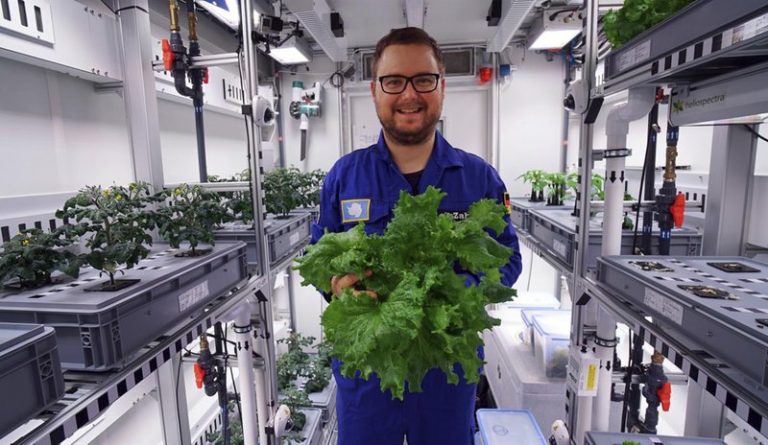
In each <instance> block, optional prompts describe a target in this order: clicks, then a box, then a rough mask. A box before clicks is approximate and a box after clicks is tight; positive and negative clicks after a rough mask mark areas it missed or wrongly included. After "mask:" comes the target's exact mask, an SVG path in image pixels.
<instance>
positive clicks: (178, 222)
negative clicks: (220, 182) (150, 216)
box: [156, 184, 232, 256]
mask: <svg viewBox="0 0 768 445" xmlns="http://www.w3.org/2000/svg"><path fill="white" fill-rule="evenodd" d="M156 196H157V197H158V199H161V200H165V199H167V204H168V205H167V206H165V207H163V208H161V209H159V210H158V211H157V215H158V227H159V229H160V235H162V237H163V238H165V239H166V240H167V241H168V242H169V243H170V244H171V246H172V247H175V248H178V247H179V245H180V244H181V243H182V242H184V241H186V242H188V243H189V246H190V250H191V255H192V256H195V255H196V254H197V250H196V249H197V246H198V245H199V244H200V243H208V244H211V245H212V244H214V243H215V242H216V240H215V239H214V236H213V229H214V227H216V226H218V225H221V224H222V223H224V222H227V221H231V219H232V217H231V216H230V214H229V213H228V212H227V209H226V208H225V207H223V206H222V205H221V201H220V197H219V195H218V194H216V193H213V192H208V191H206V190H204V189H203V188H201V187H200V186H198V185H188V184H182V185H180V186H178V187H176V188H174V189H173V190H164V191H162V192H160V193H158V194H157V195H156Z"/></svg>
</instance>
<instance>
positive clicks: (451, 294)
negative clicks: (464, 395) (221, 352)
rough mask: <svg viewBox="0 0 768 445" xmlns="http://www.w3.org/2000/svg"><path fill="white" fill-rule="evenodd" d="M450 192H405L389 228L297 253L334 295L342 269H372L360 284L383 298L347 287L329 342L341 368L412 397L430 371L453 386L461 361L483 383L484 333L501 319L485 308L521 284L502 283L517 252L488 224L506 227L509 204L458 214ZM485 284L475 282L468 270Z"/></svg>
mask: <svg viewBox="0 0 768 445" xmlns="http://www.w3.org/2000/svg"><path fill="white" fill-rule="evenodd" d="M445 195H446V194H445V193H443V192H441V191H439V190H438V189H435V188H434V187H429V188H428V189H427V191H426V192H425V193H424V194H422V195H419V196H411V195H409V194H407V193H405V192H402V193H401V194H400V200H399V202H398V203H397V205H396V207H395V209H394V218H393V219H392V221H391V222H390V223H389V225H388V226H387V229H386V231H385V232H384V234H383V235H366V233H365V230H364V225H362V224H360V225H358V226H356V227H355V228H353V229H351V230H349V231H347V232H342V233H326V234H325V235H324V236H323V237H322V238H321V239H320V241H319V242H318V243H317V244H315V245H313V246H311V247H310V248H309V249H308V253H307V254H306V255H305V256H304V257H302V258H300V259H299V260H297V262H298V265H297V266H296V269H298V270H299V271H300V272H301V275H302V277H303V282H302V284H303V285H309V284H311V285H314V286H315V287H317V288H318V289H320V290H322V291H325V292H330V291H331V288H330V287H331V278H332V277H333V276H334V275H344V274H346V273H356V274H357V276H359V277H362V276H364V274H365V271H366V270H371V271H372V274H371V275H370V276H369V277H367V278H364V279H363V280H362V281H361V283H360V285H361V286H363V287H365V288H367V289H371V290H374V291H376V292H377V293H378V298H377V299H371V298H368V297H365V296H363V297H356V296H355V295H354V294H353V293H352V291H351V290H350V289H346V290H345V291H344V292H343V293H342V295H341V296H339V298H336V299H334V300H333V301H332V302H331V304H330V305H329V306H328V308H327V309H326V310H325V312H324V313H323V316H322V325H323V329H324V332H325V337H324V338H325V341H327V342H328V343H330V344H331V345H332V346H333V352H334V354H333V355H334V356H336V357H339V359H340V360H341V361H342V368H341V372H342V374H343V375H344V376H347V377H352V376H354V375H355V372H356V371H357V370H360V372H361V375H362V377H363V378H365V379H367V378H369V377H370V375H371V374H372V373H374V372H375V373H377V374H378V376H379V378H380V379H381V389H382V391H387V390H391V391H392V396H393V397H394V398H398V399H402V398H403V393H404V383H405V382H408V384H409V388H410V390H411V391H413V392H418V391H421V380H422V378H423V377H424V375H425V374H426V372H427V371H428V370H429V369H431V368H435V367H438V368H440V369H442V370H443V371H444V372H445V374H446V375H447V376H448V381H449V382H450V383H453V384H457V383H458V382H459V377H458V375H456V374H455V373H454V371H453V365H454V364H455V363H459V364H461V366H462V368H463V370H464V373H465V377H466V379H467V381H469V382H477V381H478V379H479V374H478V369H479V368H480V367H481V366H482V363H483V362H482V360H480V359H479V358H478V356H477V348H478V347H479V346H480V345H481V344H482V339H481V337H480V336H479V335H478V333H479V332H481V331H483V330H484V329H490V328H491V327H493V326H495V325H498V324H499V323H500V322H499V320H497V319H494V318H492V317H490V316H489V315H488V314H487V312H486V311H485V306H486V305H487V304H489V303H499V302H503V301H509V300H511V298H512V296H514V295H515V291H514V290H513V289H510V288H508V287H506V286H504V285H503V284H502V283H501V281H500V280H501V272H500V271H499V268H500V267H502V266H504V265H505V264H507V262H508V261H509V258H510V255H512V250H511V249H509V248H508V247H506V246H503V245H501V244H499V243H498V242H497V241H496V240H495V239H493V238H492V237H491V236H490V235H489V233H488V232H486V230H485V229H486V228H488V229H490V230H491V231H493V232H495V233H497V234H498V233H501V232H502V231H503V230H504V229H505V228H506V222H505V221H504V219H503V216H504V214H505V213H506V209H505V208H504V207H503V206H501V205H499V204H498V203H496V202H495V201H493V200H490V199H483V200H480V201H478V202H476V203H474V204H473V205H472V206H471V207H470V209H469V213H468V217H467V218H466V219H464V220H461V221H454V219H453V217H452V216H450V215H447V214H440V215H438V212H437V209H438V206H439V204H440V201H442V199H443V197H445ZM455 264H456V265H459V266H460V267H461V268H462V269H463V270H465V271H467V272H469V273H470V274H472V275H473V276H480V277H482V278H481V279H480V280H479V282H478V283H477V284H474V285H470V286H465V282H466V280H467V275H466V274H465V273H457V272H456V271H455V270H454V265H455Z"/></svg>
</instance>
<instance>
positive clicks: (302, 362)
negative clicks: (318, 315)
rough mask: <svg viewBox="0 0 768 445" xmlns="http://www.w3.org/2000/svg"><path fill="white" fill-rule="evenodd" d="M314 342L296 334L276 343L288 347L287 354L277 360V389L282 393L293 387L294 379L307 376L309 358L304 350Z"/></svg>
mask: <svg viewBox="0 0 768 445" xmlns="http://www.w3.org/2000/svg"><path fill="white" fill-rule="evenodd" d="M314 341H315V338H314V337H304V336H302V335H301V334H299V333H297V332H292V333H291V334H290V335H289V336H288V337H286V338H281V339H280V340H278V341H277V342H278V343H284V344H287V345H288V352H286V353H285V354H283V355H281V356H280V357H279V358H278V359H277V386H278V389H280V390H281V391H282V390H284V389H287V388H290V387H293V386H294V382H295V381H296V379H298V378H299V377H300V376H306V375H307V374H308V368H309V366H310V356H309V354H307V353H306V352H304V348H306V347H309V346H311V345H312V343H314Z"/></svg>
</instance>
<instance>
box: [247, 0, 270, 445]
mask: <svg viewBox="0 0 768 445" xmlns="http://www.w3.org/2000/svg"><path fill="white" fill-rule="evenodd" d="M252 10H253V1H252V0H240V11H243V13H242V15H241V28H242V33H241V35H242V36H245V38H243V42H242V43H243V46H242V47H243V58H244V63H243V65H244V66H243V68H244V72H245V80H246V82H245V84H244V85H243V87H244V89H245V91H244V101H243V105H244V106H246V107H248V106H252V105H253V97H255V96H256V95H257V94H258V69H257V68H258V66H257V62H258V59H257V53H256V47H255V45H254V43H253V39H251V38H249V37H250V36H251V35H252V33H253V20H251V15H250V14H249V13H247V12H248V11H252ZM245 121H246V132H247V134H248V135H250V137H249V138H248V162H249V167H250V170H251V187H252V190H253V193H251V198H252V200H253V216H254V226H255V237H256V243H257V246H258V252H259V254H260V255H259V263H258V266H257V273H258V276H259V277H264V278H266V279H267V283H268V284H267V285H266V286H264V287H263V289H262V290H261V292H262V293H263V295H264V298H265V299H266V302H265V304H262V305H261V307H262V308H263V309H262V314H261V315H262V317H263V320H264V323H263V325H262V330H263V331H265V332H264V334H265V335H269V336H270V338H271V333H272V332H274V327H273V320H272V318H273V317H272V277H271V274H270V269H269V245H268V244H267V242H266V232H265V230H264V224H263V222H264V219H265V217H266V215H265V214H266V210H265V208H264V201H263V193H262V182H263V176H264V171H263V169H262V164H261V163H262V160H261V130H260V128H259V127H258V126H257V125H256V122H255V121H254V117H253V114H249V115H246V119H245ZM262 356H263V357H264V361H265V366H271V367H272V368H269V369H274V366H275V363H274V362H275V345H274V342H273V341H271V340H270V341H265V346H264V349H263V355H262ZM257 376H258V373H257ZM269 377H270V378H269V379H266V380H267V381H266V386H265V387H266V388H267V394H266V400H264V401H263V402H264V403H260V404H259V406H258V411H259V412H260V413H261V412H262V411H265V412H269V413H270V415H271V413H272V410H273V409H274V407H275V403H276V401H277V375H276V373H274V372H272V373H270V376H269ZM262 379H264V376H263V374H262ZM260 419H261V415H260ZM264 425H266V423H260V424H259V426H260V430H259V437H260V438H263V439H264V440H262V441H260V442H259V443H260V444H262V445H264V444H266V443H267V442H266V438H265V436H262V435H263V434H266V433H263V431H264Z"/></svg>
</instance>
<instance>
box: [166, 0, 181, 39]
mask: <svg viewBox="0 0 768 445" xmlns="http://www.w3.org/2000/svg"><path fill="white" fill-rule="evenodd" d="M168 8H169V9H170V15H171V32H179V4H178V3H177V2H176V0H170V1H169V2H168Z"/></svg>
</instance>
